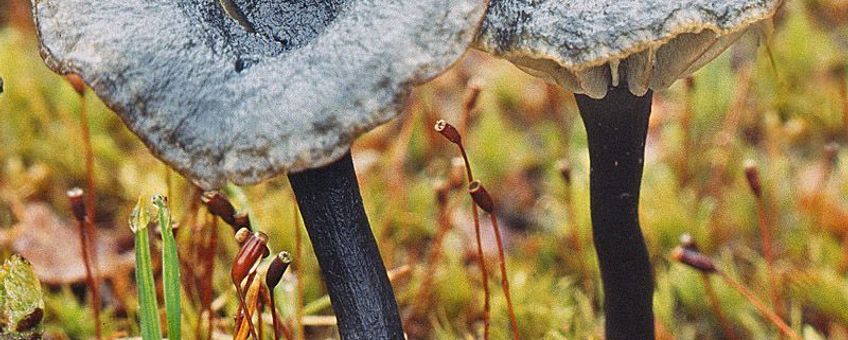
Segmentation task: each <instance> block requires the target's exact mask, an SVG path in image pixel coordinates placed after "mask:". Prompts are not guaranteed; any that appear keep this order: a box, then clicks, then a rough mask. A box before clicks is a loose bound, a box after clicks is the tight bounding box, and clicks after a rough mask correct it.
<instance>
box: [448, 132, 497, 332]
mask: <svg viewBox="0 0 848 340" xmlns="http://www.w3.org/2000/svg"><path fill="white" fill-rule="evenodd" d="M435 130H436V132H438V133H440V134H441V135H442V136H444V137H445V138H446V139H447V140H449V141H450V142H452V143H454V144H456V146H457V147H459V152H460V153H461V154H462V160H463V162H464V163H465V173H466V175H467V176H468V183H471V182H474V174H473V173H472V172H471V163H470V162H469V161H468V154H467V153H466V152H465V147H464V146H463V145H462V136H461V135H460V134H459V132H458V131H457V130H456V128H455V127H453V126H452V125H450V124H448V123H447V122H445V121H444V120H439V121H437V122H436V125H435ZM471 214H472V217H473V218H474V236H475V239H476V241H477V257H478V261H479V264H480V274H481V276H482V281H483V282H482V283H483V295H484V303H483V339H484V340H488V339H489V320H490V314H491V302H490V300H491V296H490V293H489V273H488V270H487V269H486V257H485V255H484V254H483V241H482V238H481V237H480V214H479V212H478V211H477V204H474V203H472V204H471Z"/></svg>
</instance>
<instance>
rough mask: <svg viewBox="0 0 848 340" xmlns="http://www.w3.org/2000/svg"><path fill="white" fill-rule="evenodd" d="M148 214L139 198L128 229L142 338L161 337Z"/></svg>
mask: <svg viewBox="0 0 848 340" xmlns="http://www.w3.org/2000/svg"><path fill="white" fill-rule="evenodd" d="M149 222H150V216H149V215H148V214H147V208H146V207H145V206H144V204H143V203H142V200H141V199H139V201H138V203H137V204H136V206H135V208H133V212H132V215H131V216H130V229H132V231H133V232H134V233H135V280H136V282H137V284H138V305H139V313H138V315H139V327H140V328H141V338H142V339H145V340H147V339H156V340H158V339H162V329H161V328H160V326H159V305H158V303H157V302H156V285H155V284H154V283H153V264H152V261H151V259H150V240H149V239H148V237H147V224H148V223H149Z"/></svg>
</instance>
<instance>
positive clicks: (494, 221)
mask: <svg viewBox="0 0 848 340" xmlns="http://www.w3.org/2000/svg"><path fill="white" fill-rule="evenodd" d="M489 218H490V219H491V221H492V229H494V230H495V240H496V241H497V243H498V263H499V264H500V267H501V287H502V288H503V292H504V297H506V307H507V310H508V311H509V322H510V326H511V327H512V337H513V339H516V340H518V339H520V337H519V336H518V322H517V321H516V319H515V311H514V310H513V308H512V296H511V295H510V293H509V279H508V278H507V274H506V258H505V256H504V249H503V240H502V239H501V228H500V227H499V226H498V218H497V217H496V216H495V214H493V213H489Z"/></svg>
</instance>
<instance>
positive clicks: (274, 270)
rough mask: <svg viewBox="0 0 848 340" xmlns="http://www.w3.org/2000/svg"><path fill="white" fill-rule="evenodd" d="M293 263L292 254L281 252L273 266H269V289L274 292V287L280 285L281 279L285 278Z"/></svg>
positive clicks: (266, 276)
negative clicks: (284, 275)
mask: <svg viewBox="0 0 848 340" xmlns="http://www.w3.org/2000/svg"><path fill="white" fill-rule="evenodd" d="M291 262H292V257H291V254H289V253H288V252H286V251H281V252H280V253H278V254H277V256H274V260H273V261H271V265H269V266H268V272H267V273H266V274H265V284H266V285H267V286H268V289H270V290H274V287H277V284H279V283H280V279H281V278H282V277H283V274H284V273H285V272H286V269H288V268H289V264H290V263H291Z"/></svg>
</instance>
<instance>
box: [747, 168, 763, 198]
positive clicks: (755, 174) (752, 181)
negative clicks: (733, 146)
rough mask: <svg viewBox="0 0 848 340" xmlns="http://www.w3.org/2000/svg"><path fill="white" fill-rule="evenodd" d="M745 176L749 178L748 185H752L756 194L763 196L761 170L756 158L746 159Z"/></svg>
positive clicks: (752, 190) (752, 189)
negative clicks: (758, 167)
mask: <svg viewBox="0 0 848 340" xmlns="http://www.w3.org/2000/svg"><path fill="white" fill-rule="evenodd" d="M745 178H747V179H748V186H749V187H751V192H753V193H754V196H757V197H761V196H762V195H763V189H762V185H761V184H760V171H759V170H758V169H757V163H756V162H755V161H754V160H751V159H749V160H747V161H745Z"/></svg>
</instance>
